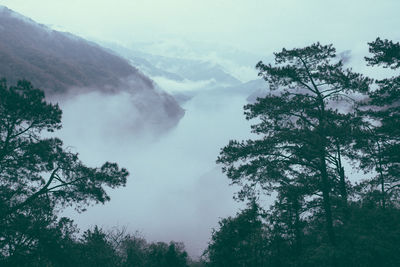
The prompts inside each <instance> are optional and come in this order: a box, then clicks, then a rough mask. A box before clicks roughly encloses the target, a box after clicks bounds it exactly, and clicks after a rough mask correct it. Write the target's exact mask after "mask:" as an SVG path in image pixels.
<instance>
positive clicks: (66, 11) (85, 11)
mask: <svg viewBox="0 0 400 267" xmlns="http://www.w3.org/2000/svg"><path fill="white" fill-rule="evenodd" d="M0 4H4V5H6V6H8V7H9V8H11V9H14V10H15V11H17V12H20V13H22V14H24V15H26V16H29V17H31V18H32V19H34V20H36V21H38V22H40V23H43V24H46V25H49V26H50V27H51V28H53V29H59V30H63V31H70V32H72V33H74V34H78V35H80V36H82V37H84V38H89V39H90V40H96V41H104V42H115V43H117V44H120V45H124V46H126V47H129V48H132V49H136V50H139V51H142V52H146V53H153V54H156V55H162V56H170V57H176V58H184V59H191V60H201V61H205V62H211V63H213V64H220V65H221V66H223V68H224V71H226V72H227V73H228V74H230V75H233V76H234V77H236V78H237V79H239V80H240V81H243V82H245V81H249V80H253V79H256V78H257V72H256V71H255V70H254V65H255V64H256V63H257V61H258V60H260V59H265V58H267V59H268V58H270V56H271V54H272V52H274V51H278V50H280V49H281V48H282V47H286V48H292V47H302V46H305V45H309V44H311V43H313V42H316V41H320V42H321V43H324V44H325V43H333V44H334V46H335V47H337V48H338V51H339V52H341V51H344V50H348V49H349V50H351V52H349V53H350V55H351V57H350V58H349V59H348V64H349V66H352V67H353V68H354V69H355V70H356V71H361V72H364V73H367V74H370V75H373V76H374V77H376V78H379V77H380V76H382V75H383V73H384V71H378V70H377V69H372V68H369V67H366V66H365V64H364V63H363V57H364V56H365V55H366V53H367V42H368V41H372V40H374V39H375V38H376V37H377V36H380V37H382V38H389V39H392V40H395V41H396V40H397V41H398V40H399V38H400V28H399V27H398V25H399V20H400V17H399V16H398V11H399V10H400V1H398V0H383V1H374V0H364V1H345V0H336V1H331V0H327V1H319V0H304V1H295V0H285V1H276V0H275V1H272V0H270V1H261V0H250V1H238V0H234V1H232V0H231V1H228V0H218V1H216V0H204V1H183V0H172V1H161V0H158V1H144V0H138V1H128V0H115V1H113V4H110V1H94V0H87V1H72V0H70V1H51V0H35V1H33V0H29V1H28V0H0ZM385 71H387V70H385ZM177 74H179V73H177ZM151 78H152V79H153V80H154V81H155V82H156V83H157V85H158V88H160V90H165V91H167V92H169V93H171V94H173V95H176V96H180V95H181V94H183V96H185V97H183V98H181V99H183V100H182V101H181V102H180V103H181V105H182V107H183V108H184V109H185V116H184V117H183V118H182V119H181V120H180V121H179V123H178V124H177V125H176V126H175V127H170V128H168V130H165V128H163V127H159V125H158V124H159V123H160V122H159V121H153V120H152V114H160V112H162V111H160V109H159V107H158V106H157V105H154V106H153V107H152V109H153V110H152V111H150V110H148V113H143V112H142V111H141V110H138V105H136V104H137V103H140V101H146V95H145V94H142V93H143V92H142V93H141V94H137V95H132V94H130V93H129V92H126V91H119V92H117V93H115V94H104V93H100V92H96V91H93V90H92V91H90V90H89V91H88V90H82V91H83V92H85V93H82V94H77V95H74V96H68V97H66V98H64V99H62V100H61V102H60V105H61V108H62V109H63V129H62V130H61V131H59V132H58V133H57V136H59V137H60V138H61V139H62V140H63V141H64V144H65V145H66V146H68V147H69V148H70V149H71V150H72V151H75V152H78V153H79V154H80V158H81V159H82V161H83V162H85V163H86V164H88V165H90V166H99V165H101V164H102V163H103V162H105V161H114V162H117V163H118V164H119V165H120V166H123V167H126V168H128V170H129V172H130V174H131V175H130V177H129V179H128V183H127V186H126V187H125V188H119V189H115V190H110V191H109V193H110V195H111V201H110V202H108V203H106V204H105V205H104V206H103V205H96V206H93V207H90V208H88V210H87V211H86V212H84V213H82V214H77V213H76V212H74V211H73V210H67V211H66V212H65V213H66V214H67V215H68V216H71V217H72V218H73V219H74V220H75V222H76V223H77V224H78V225H79V227H80V228H81V229H86V228H88V227H91V226H93V225H95V224H97V225H100V226H103V227H105V228H106V229H110V228H111V227H115V226H121V227H122V226H127V227H128V230H130V231H131V232H134V231H136V230H138V231H140V232H141V233H142V234H143V235H144V236H145V237H146V238H147V239H148V240H150V241H153V240H160V241H170V240H175V241H183V242H184V243H185V245H186V247H187V249H188V251H189V253H190V254H191V255H192V256H199V255H200V254H201V253H202V252H203V250H204V248H205V247H206V245H207V241H208V240H209V238H210V236H211V230H212V228H213V227H217V225H218V220H219V219H220V218H224V217H226V216H228V215H234V214H235V213H236V212H237V211H238V209H239V207H241V206H242V204H240V203H237V202H235V201H234V200H233V199H232V196H233V194H234V192H235V191H236V188H234V187H232V186H229V181H228V179H227V178H226V177H225V176H224V175H223V174H222V173H221V170H220V167H219V166H217V165H216V164H215V160H216V158H217V156H218V153H219V150H220V148H222V147H223V146H225V145H226V144H227V143H228V141H229V140H230V139H239V140H241V139H246V138H248V137H249V136H250V133H249V131H250V128H249V124H250V123H249V122H247V121H246V120H245V119H244V115H243V105H244V104H246V99H247V97H248V96H249V95H251V94H252V93H253V92H252V91H243V92H239V91H240V90H239V91H238V90H236V91H234V92H233V91H232V92H230V91H229V90H228V89H225V90H220V89H221V88H219V84H218V81H216V80H212V79H207V80H197V81H192V80H188V79H184V80H183V81H176V80H170V79H168V78H166V77H163V76H155V77H151ZM75 91H77V90H75ZM178 100H179V99H178ZM135 103H136V104H135ZM153 112H154V113H153Z"/></svg>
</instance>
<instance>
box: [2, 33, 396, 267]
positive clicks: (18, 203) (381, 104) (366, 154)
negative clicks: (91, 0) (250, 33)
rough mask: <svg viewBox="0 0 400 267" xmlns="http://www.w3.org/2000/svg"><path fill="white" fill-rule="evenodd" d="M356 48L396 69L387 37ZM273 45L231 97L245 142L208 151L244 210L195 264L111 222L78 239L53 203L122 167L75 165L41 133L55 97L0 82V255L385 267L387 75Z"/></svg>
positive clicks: (99, 188) (55, 124)
mask: <svg viewBox="0 0 400 267" xmlns="http://www.w3.org/2000/svg"><path fill="white" fill-rule="evenodd" d="M369 51H370V54H371V55H370V57H366V58H365V60H366V64H367V65H369V66H371V67H376V66H383V67H384V68H390V69H393V70H395V71H396V70H397V69H399V68H400V44H399V43H395V42H393V41H390V40H382V39H380V38H377V39H376V40H375V41H373V42H371V43H369ZM274 55H275V63H274V64H265V63H263V62H259V63H258V64H257V66H256V67H257V69H258V70H259V76H261V77H262V78H263V79H264V80H265V81H266V82H267V83H268V85H269V87H268V88H269V91H268V93H267V95H266V96H265V97H261V98H258V99H257V100H256V101H255V102H254V103H250V104H248V105H246V106H245V107H244V110H245V116H246V119H247V120H252V121H254V122H255V123H254V124H253V125H252V127H251V131H252V133H254V134H255V135H256V136H257V138H254V139H249V140H245V141H237V140H232V141H230V142H229V144H228V145H227V146H225V147H224V148H222V149H221V152H220V155H219V157H218V159H217V163H219V164H221V165H222V170H223V172H225V173H226V175H227V177H228V179H230V181H231V183H232V184H234V185H237V186H239V188H240V191H239V192H237V194H236V195H235V198H236V199H237V200H239V201H245V202H247V208H246V209H244V210H243V211H241V212H239V213H238V214H237V215H236V216H235V217H228V218H225V219H222V220H221V221H220V223H219V224H220V225H219V228H218V229H215V230H213V232H212V236H211V239H210V242H209V245H208V247H207V249H206V250H205V252H204V255H203V260H202V262H193V261H191V260H190V259H189V257H188V255H187V253H186V251H185V249H184V246H183V244H182V243H176V242H172V241H171V242H170V243H168V244H167V243H163V242H158V243H157V242H153V243H149V242H147V241H146V240H145V239H144V238H142V237H140V236H138V235H136V234H133V235H132V234H129V233H126V231H124V230H121V229H120V230H118V229H117V230H114V231H108V232H107V231H104V230H103V229H101V228H98V227H94V228H93V229H88V230H86V231H85V232H84V233H83V234H82V235H78V229H77V227H76V225H74V223H73V221H72V220H71V219H69V218H65V217H61V216H60V211H62V210H63V209H64V208H65V207H67V206H73V207H75V209H76V210H77V211H79V212H81V211H84V210H85V209H86V207H87V206H88V205H91V204H96V203H104V202H106V201H109V200H110V197H109V196H108V194H107V192H106V187H109V188H117V187H121V186H125V184H126V180H127V177H128V176H129V173H128V171H127V170H126V169H125V168H120V167H119V166H118V164H116V163H111V162H106V163H104V164H103V165H102V166H99V167H88V166H86V165H85V164H84V163H83V162H82V161H81V160H80V159H79V155H78V154H77V153H74V152H72V151H71V150H69V149H68V148H66V147H65V146H64V144H63V142H62V141H61V140H60V139H58V138H55V137H49V138H46V137H44V136H45V135H43V133H44V132H46V131H47V132H54V131H56V130H58V129H60V128H61V126H62V125H61V115H62V111H61V109H60V108H59V106H58V105H57V104H51V103H48V102H47V101H46V100H45V96H44V93H43V91H41V90H39V89H36V88H34V87H33V86H32V84H31V83H30V82H28V81H20V82H18V83H17V85H15V86H9V85H7V82H6V80H5V79H3V80H1V81H0V265H1V266H150V267H151V266H154V267H157V266H177V267H179V266H221V267H222V266H230V267H235V266H399V265H400V246H398V244H400V230H399V229H400V227H399V226H400V209H399V193H400V179H399V178H400V177H399V174H400V173H399V165H400V154H399V149H400V119H399V118H400V75H398V76H393V77H390V78H385V79H380V80H375V79H372V78H370V77H367V76H365V75H363V74H360V73H356V72H354V71H353V70H352V69H350V68H346V67H345V64H344V63H343V61H342V60H341V58H340V57H339V56H338V55H337V54H336V50H335V48H334V47H333V46H332V45H322V44H320V43H315V44H312V45H310V46H307V47H304V48H295V49H291V50H288V49H282V51H280V52H277V53H275V54H274ZM352 171H358V172H359V173H364V174H365V175H363V179H358V180H357V181H354V180H352V179H351V178H352V174H351V172H352ZM268 194H271V195H272V196H273V197H274V198H275V202H274V204H273V205H271V206H270V207H263V206H262V205H260V199H262V198H263V196H265V195H268Z"/></svg>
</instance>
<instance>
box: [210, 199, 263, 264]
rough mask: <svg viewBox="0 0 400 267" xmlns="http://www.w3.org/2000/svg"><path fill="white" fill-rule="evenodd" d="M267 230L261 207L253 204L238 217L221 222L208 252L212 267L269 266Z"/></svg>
mask: <svg viewBox="0 0 400 267" xmlns="http://www.w3.org/2000/svg"><path fill="white" fill-rule="evenodd" d="M266 247H267V242H266V230H265V228H264V226H263V223H262V220H261V217H260V213H259V207H258V205H257V204H256V203H255V202H252V203H251V204H250V205H249V207H248V208H247V209H245V210H243V211H242V212H241V213H238V214H237V215H236V217H234V218H232V217H228V218H225V219H222V220H221V221H220V222H219V229H218V230H214V231H213V234H212V237H211V241H210V243H209V245H208V248H207V250H206V251H205V257H206V258H207V260H208V263H209V265H210V266H216V267H225V266H226V267H228V266H229V267H235V266H254V267H255V266H260V267H261V266H267V263H268V261H267V260H268V259H267V254H266V253H267V249H266Z"/></svg>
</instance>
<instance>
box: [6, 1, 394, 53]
mask: <svg viewBox="0 0 400 267" xmlns="http://www.w3.org/2000/svg"><path fill="white" fill-rule="evenodd" d="M0 3H2V4H3V5H6V6H8V7H9V8H11V9H14V10H15V11H17V12H20V13H22V14H24V15H26V16H29V17H31V18H33V19H34V20H36V21H38V22H40V23H43V24H48V25H53V26H54V27H57V28H62V29H64V30H67V31H70V32H72V33H76V34H79V35H81V36H84V37H90V38H96V39H102V40H113V41H119V42H125V43H126V42H132V41H136V40H139V41H144V40H151V41H155V40H158V39H160V38H170V37H171V36H173V37H177V38H185V39H187V40H193V41H212V42H217V43H225V44H230V45H233V46H236V47H238V48H242V49H246V50H253V51H254V50H257V51H262V50H271V49H278V48H281V47H284V46H285V47H291V46H301V45H307V44H309V43H311V42H315V41H321V42H323V43H334V45H335V46H336V47H338V48H339V49H346V46H354V45H355V44H359V43H363V44H365V43H366V42H367V41H370V40H373V39H375V38H376V37H377V36H381V37H383V38H390V39H394V40H398V39H400V27H399V25H400V23H399V22H400V16H399V15H398V12H399V10H400V1H399V0H380V1H377V0H359V1H358V0H357V1H356V0H323V1H322V0H302V1H300V0H279V1H278V0H246V1H243V0H201V1H200V0H197V1H193V0H150V1H149V0H113V1H110V0H107V1H106V0H68V1H67V0H56V1H55V0H0Z"/></svg>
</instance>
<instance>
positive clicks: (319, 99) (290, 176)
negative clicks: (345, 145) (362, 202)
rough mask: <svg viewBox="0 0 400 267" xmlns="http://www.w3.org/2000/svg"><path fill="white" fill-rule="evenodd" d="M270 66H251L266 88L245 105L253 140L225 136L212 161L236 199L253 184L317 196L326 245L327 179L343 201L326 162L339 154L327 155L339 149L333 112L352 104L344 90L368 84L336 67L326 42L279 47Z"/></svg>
mask: <svg viewBox="0 0 400 267" xmlns="http://www.w3.org/2000/svg"><path fill="white" fill-rule="evenodd" d="M275 63H276V65H275V66H272V65H271V64H264V63H262V62H259V63H258V64H257V68H258V69H259V70H260V73H259V75H260V76H262V77H263V78H264V79H265V80H266V81H268V83H269V87H270V93H269V94H268V95H267V96H265V97H264V98H259V99H257V101H256V102H255V103H254V104H249V105H246V106H245V110H246V111H245V114H246V119H248V120H250V119H257V121H258V123H257V124H255V125H253V126H252V132H253V133H256V134H258V135H260V136H261V138H260V139H256V140H248V141H245V142H238V141H231V142H230V143H229V145H228V146H226V147H225V148H223V149H222V150H221V153H220V156H219V158H218V160H217V162H218V163H222V164H224V167H223V171H224V172H226V174H227V176H228V178H229V179H231V181H232V183H234V184H239V185H241V186H242V191H241V192H239V196H241V195H242V196H245V197H246V196H248V195H249V194H251V193H253V192H254V190H255V189H256V188H260V189H262V190H267V191H272V190H277V191H278V192H279V190H280V188H282V187H286V186H287V185H288V184H290V185H292V186H296V185H298V186H300V187H302V188H307V190H308V192H307V194H308V196H309V197H313V198H318V197H320V196H321V197H322V198H321V200H322V201H321V207H322V209H323V211H324V215H325V222H326V231H327V235H328V238H329V242H330V244H332V245H333V244H335V243H336V241H335V234H334V228H333V221H334V219H333V214H332V193H333V192H334V191H335V189H336V188H335V184H338V183H336V182H335V181H337V180H339V181H340V184H341V186H342V195H343V198H347V193H346V192H345V184H346V181H345V180H344V178H345V176H344V174H342V173H341V172H343V169H342V168H343V166H342V164H341V163H338V162H335V161H332V159H335V158H336V160H338V159H340V158H339V157H338V156H335V154H336V155H337V154H338V153H342V149H341V147H342V142H341V138H343V136H342V137H340V138H339V136H338V134H337V133H338V132H339V130H338V129H339V128H341V127H342V125H341V124H342V122H343V121H344V119H343V117H344V116H345V114H343V113H342V112H341V109H344V108H347V109H352V107H353V104H354V101H353V100H352V98H351V94H352V93H356V92H362V93H366V92H367V91H368V89H369V84H370V82H371V81H370V79H368V78H366V77H364V76H362V75H361V74H357V73H354V72H352V71H351V69H344V67H343V63H342V61H341V60H339V59H337V57H336V54H335V49H334V48H333V47H332V46H331V45H327V46H324V45H321V44H319V43H316V44H313V45H311V46H308V47H305V48H296V49H292V50H286V49H283V50H282V51H281V52H279V53H275ZM339 107H340V108H339ZM340 155H341V154H339V156H340ZM337 168H339V171H335V170H336V169H337ZM338 172H339V174H340V175H337V173H338ZM338 176H340V177H341V178H340V179H337V177H338ZM299 177H302V179H301V180H299ZM304 177H307V178H306V179H303V178H304ZM304 183H305V184H304Z"/></svg>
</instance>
